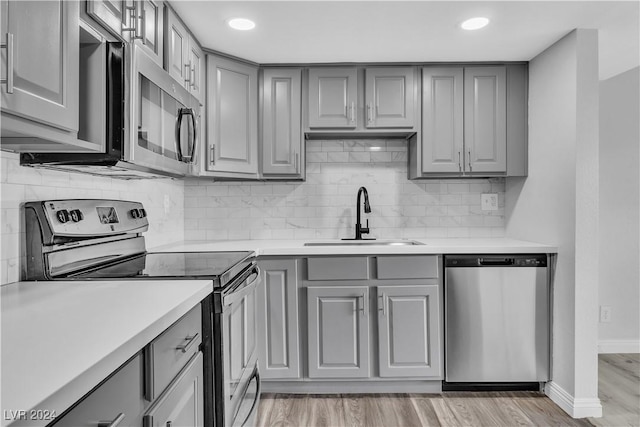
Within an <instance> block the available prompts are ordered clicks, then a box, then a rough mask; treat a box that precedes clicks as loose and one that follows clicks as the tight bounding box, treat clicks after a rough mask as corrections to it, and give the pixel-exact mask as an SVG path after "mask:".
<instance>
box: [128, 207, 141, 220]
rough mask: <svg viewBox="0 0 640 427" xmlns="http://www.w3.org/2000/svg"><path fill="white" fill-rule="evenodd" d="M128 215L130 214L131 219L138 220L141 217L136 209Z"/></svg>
mask: <svg viewBox="0 0 640 427" xmlns="http://www.w3.org/2000/svg"><path fill="white" fill-rule="evenodd" d="M129 213H130V214H131V218H140V216H141V214H140V210H138V209H131V210H130V211H129Z"/></svg>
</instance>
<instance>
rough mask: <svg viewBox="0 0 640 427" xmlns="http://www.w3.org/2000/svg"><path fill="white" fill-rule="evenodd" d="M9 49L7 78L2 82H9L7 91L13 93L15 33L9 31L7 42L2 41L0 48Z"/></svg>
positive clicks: (0, 81)
mask: <svg viewBox="0 0 640 427" xmlns="http://www.w3.org/2000/svg"><path fill="white" fill-rule="evenodd" d="M1 48H6V49H7V78H6V79H2V80H0V83H6V84H7V93H13V34H11V33H7V41H6V43H0V49H1Z"/></svg>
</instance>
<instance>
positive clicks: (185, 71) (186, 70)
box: [184, 64, 191, 86]
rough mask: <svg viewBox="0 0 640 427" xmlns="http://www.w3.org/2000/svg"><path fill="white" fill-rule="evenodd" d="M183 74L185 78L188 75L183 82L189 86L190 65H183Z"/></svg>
mask: <svg viewBox="0 0 640 427" xmlns="http://www.w3.org/2000/svg"><path fill="white" fill-rule="evenodd" d="M184 74H185V76H186V75H187V74H189V76H188V77H185V78H184V82H185V83H189V86H191V64H184Z"/></svg>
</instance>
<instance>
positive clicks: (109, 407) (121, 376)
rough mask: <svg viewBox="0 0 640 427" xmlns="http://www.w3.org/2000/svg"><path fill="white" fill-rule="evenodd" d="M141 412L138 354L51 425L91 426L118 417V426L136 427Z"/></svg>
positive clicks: (140, 370) (138, 423)
mask: <svg viewBox="0 0 640 427" xmlns="http://www.w3.org/2000/svg"><path fill="white" fill-rule="evenodd" d="M143 411H144V400H143V397H142V355H141V354H140V353H139V354H138V355H137V356H136V357H134V358H133V359H131V360H130V361H129V362H127V363H126V364H125V365H124V366H122V367H121V368H120V369H119V370H118V371H117V372H116V373H115V374H113V375H112V376H111V377H110V378H109V379H107V381H105V382H104V383H103V384H102V385H100V386H99V387H98V388H96V389H95V390H94V391H93V392H92V393H91V394H90V395H89V396H87V397H86V399H84V400H83V401H81V402H80V403H79V404H78V406H76V407H75V408H73V409H72V410H71V411H70V412H69V413H67V415H65V416H63V417H62V418H60V419H59V420H57V422H56V423H55V426H56V427H63V426H69V427H85V426H86V427H89V426H91V427H95V426H96V425H98V422H105V423H106V424H108V423H109V422H112V421H114V420H115V419H116V418H121V419H122V421H121V423H120V424H118V425H119V426H120V427H127V426H136V427H137V426H139V425H140V423H141V420H142V412H143Z"/></svg>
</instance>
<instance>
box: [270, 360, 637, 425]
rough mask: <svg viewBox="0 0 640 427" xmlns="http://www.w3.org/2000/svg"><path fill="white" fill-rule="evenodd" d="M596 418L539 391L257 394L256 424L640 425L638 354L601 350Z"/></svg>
mask: <svg viewBox="0 0 640 427" xmlns="http://www.w3.org/2000/svg"><path fill="white" fill-rule="evenodd" d="M598 367H599V372H598V387H599V397H600V400H601V402H602V407H603V416H602V418H590V419H588V420H586V419H583V420H574V419H573V418H571V417H569V416H568V415H567V414H566V413H565V412H564V411H562V410H561V409H560V408H559V407H558V406H556V405H555V404H554V403H553V402H552V401H551V400H550V399H549V398H547V397H546V396H544V395H543V394H541V393H533V392H492V393H443V394H377V395H351V394H344V395H293V394H263V395H262V397H261V399H262V400H261V402H260V408H259V412H258V425H259V426H265V427H267V426H290V427H302V426H314V427H316V426H317V427H320V426H366V427H373V426H384V427H400V426H474V427H475V426H481V427H487V426H507V427H513V426H585V427H586V426H591V425H592V424H593V425H595V426H598V427H600V426H602V427H623V426H625V427H626V426H632V427H640V355H639V354H601V355H600V356H599V358H598Z"/></svg>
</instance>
